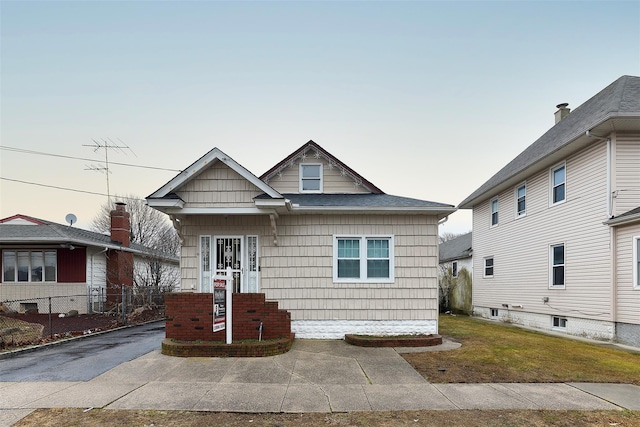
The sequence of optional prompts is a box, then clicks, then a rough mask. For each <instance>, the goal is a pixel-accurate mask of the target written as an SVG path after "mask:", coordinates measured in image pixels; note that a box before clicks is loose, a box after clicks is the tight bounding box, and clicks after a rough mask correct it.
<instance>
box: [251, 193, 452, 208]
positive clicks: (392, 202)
mask: <svg viewBox="0 0 640 427" xmlns="http://www.w3.org/2000/svg"><path fill="white" fill-rule="evenodd" d="M283 196H284V197H285V198H287V199H289V200H291V203H293V204H294V205H298V206H304V207H362V208H443V209H451V210H453V209H455V208H454V206H453V205H447V204H444V203H437V202H430V201H428V200H418V199H411V198H409V197H400V196H392V195H390V194H370V193H367V194H293V193H292V194H283ZM256 198H257V199H269V198H270V197H269V196H267V195H266V194H262V195H260V196H258V197H256Z"/></svg>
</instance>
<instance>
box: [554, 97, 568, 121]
mask: <svg viewBox="0 0 640 427" xmlns="http://www.w3.org/2000/svg"><path fill="white" fill-rule="evenodd" d="M568 106H569V104H567V103H566V102H564V103H562V104H558V105H556V108H557V109H558V111H556V112H555V114H554V115H555V116H556V124H558V123H560V120H562V119H564V118H565V117H567V116H568V115H569V113H570V112H571V109H570V108H567V107H568Z"/></svg>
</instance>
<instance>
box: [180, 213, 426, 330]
mask: <svg viewBox="0 0 640 427" xmlns="http://www.w3.org/2000/svg"><path fill="white" fill-rule="evenodd" d="M392 222H393V223H394V224H393V225H392ZM277 224H278V246H275V245H274V244H273V236H272V235H271V228H270V224H269V219H268V217H266V216H235V217H231V216H229V217H228V218H227V219H224V218H221V217H187V218H186V220H185V221H184V225H183V227H185V228H184V231H185V233H184V234H185V237H186V239H185V242H184V246H183V251H182V272H183V279H182V289H183V290H186V291H188V290H190V289H191V285H193V286H194V287H195V289H196V290H197V286H198V279H197V277H198V274H199V272H198V256H199V254H198V250H199V249H198V239H199V236H200V235H203V234H204V235H218V234H219V235H234V234H237V235H252V234H253V235H258V236H259V251H260V266H261V271H260V291H261V292H264V293H265V294H266V297H267V299H269V300H276V301H278V302H279V303H280V307H281V308H284V309H287V310H289V311H290V312H291V316H292V319H293V320H301V319H304V320H400V319H414V320H415V319H436V318H437V310H438V306H437V304H438V299H437V279H436V277H437V253H438V249H437V219H436V218H435V217H432V216H426V215H394V216H387V215H298V216H281V217H280V218H279V219H278V221H277ZM334 234H357V235H378V234H383V235H386V234H388V235H393V236H394V239H395V283H385V284H375V283H374V284H370V283H355V284H348V283H333V235H334Z"/></svg>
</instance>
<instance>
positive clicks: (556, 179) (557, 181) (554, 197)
mask: <svg viewBox="0 0 640 427" xmlns="http://www.w3.org/2000/svg"><path fill="white" fill-rule="evenodd" d="M566 185H567V168H566V166H565V165H564V164H562V165H560V166H557V167H555V168H553V169H551V200H550V202H551V204H552V205H555V204H557V203H562V202H564V201H565V200H566V198H567V194H566V192H567V191H566Z"/></svg>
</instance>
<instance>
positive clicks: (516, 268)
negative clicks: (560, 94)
mask: <svg viewBox="0 0 640 427" xmlns="http://www.w3.org/2000/svg"><path fill="white" fill-rule="evenodd" d="M555 114H556V124H555V126H553V127H552V128H551V129H550V130H549V131H547V132H546V133H545V134H544V135H542V136H541V137H540V138H539V139H538V140H537V141H535V142H534V143H533V144H531V145H530V146H529V147H528V148H527V149H525V150H524V151H523V152H522V153H521V154H520V155H518V156H517V157H516V158H515V159H513V160H512V161H511V162H510V163H509V164H507V165H506V166H505V167H504V168H502V169H501V170H500V171H498V173H496V174H495V175H494V176H493V177H492V178H491V179H489V180H488V181H487V182H486V183H484V184H483V185H482V186H481V187H480V188H478V189H477V190H476V191H474V192H473V193H472V194H471V195H469V197H467V198H466V199H465V200H464V201H462V202H461V203H460V205H459V208H461V209H473V251H474V257H473V258H474V262H473V264H474V266H473V271H474V277H473V286H474V290H473V305H474V311H475V314H476V315H478V316H482V317H486V318H493V319H496V320H503V321H508V322H511V323H517V324H522V325H527V326H531V327H534V328H539V329H545V330H556V331H561V332H565V333H567V334H572V335H580V336H585V337H590V338H596V339H603V340H617V341H619V342H623V343H627V344H631V345H636V346H639V345H640V315H639V314H638V313H640V279H639V278H638V276H639V275H640V274H639V272H638V270H639V269H640V263H639V262H638V260H639V252H640V243H639V240H640V212H639V207H640V77H635V76H623V77H620V78H619V79H617V80H616V81H614V82H613V83H612V84H610V85H609V86H607V87H606V88H604V89H603V90H602V91H601V92H599V93H598V94H596V95H595V96H593V97H592V98H591V99H589V100H588V101H586V102H585V103H584V104H582V105H581V106H580V107H578V108H576V109H575V110H574V111H573V112H570V110H569V109H568V108H567V104H560V105H558V111H557V112H556V113H555Z"/></svg>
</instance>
